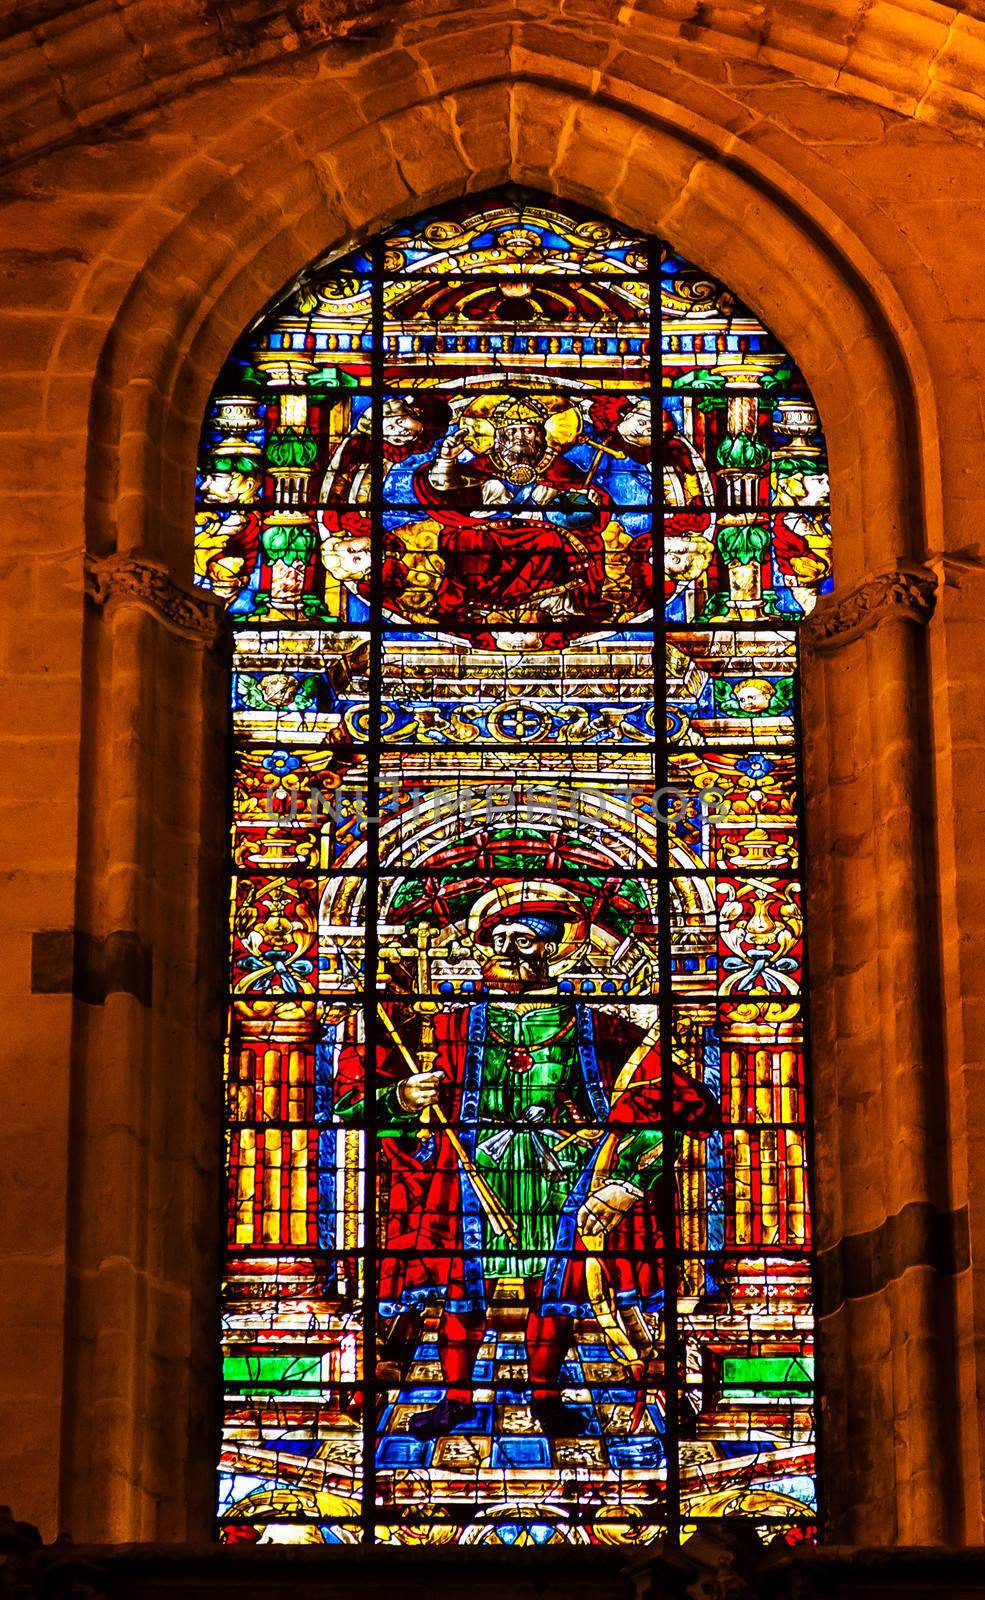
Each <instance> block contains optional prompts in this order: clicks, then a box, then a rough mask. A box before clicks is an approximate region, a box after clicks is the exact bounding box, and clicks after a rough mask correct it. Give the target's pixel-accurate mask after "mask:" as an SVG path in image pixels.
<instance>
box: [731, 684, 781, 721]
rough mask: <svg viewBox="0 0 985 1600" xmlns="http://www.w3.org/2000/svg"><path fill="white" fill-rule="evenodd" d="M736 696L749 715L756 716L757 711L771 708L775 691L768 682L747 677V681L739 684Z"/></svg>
mask: <svg viewBox="0 0 985 1600" xmlns="http://www.w3.org/2000/svg"><path fill="white" fill-rule="evenodd" d="M735 698H736V700H737V701H738V702H739V706H740V708H741V709H742V710H743V711H745V712H746V714H747V715H749V716H754V715H755V714H756V713H757V712H760V711H768V710H769V707H770V701H771V700H772V698H773V691H772V688H771V687H770V685H769V684H768V683H764V682H761V681H757V680H756V679H755V678H747V679H746V681H745V683H740V684H739V685H738V686H737V688H736V691H735Z"/></svg>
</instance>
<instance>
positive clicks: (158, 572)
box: [85, 556, 227, 645]
mask: <svg viewBox="0 0 985 1600" xmlns="http://www.w3.org/2000/svg"><path fill="white" fill-rule="evenodd" d="M85 592H86V595H87V597H88V598H89V599H90V600H92V601H93V602H94V604H95V605H97V606H101V607H103V608H105V609H106V610H107V611H108V610H109V609H110V608H111V607H114V606H118V605H136V606H140V607H141V608H142V609H143V610H145V611H149V612H150V614H151V615H152V616H153V617H156V618H157V620H158V621H159V622H162V623H163V624H164V626H165V627H166V628H170V629H171V631H172V632H174V633H179V634H182V635H183V636H184V637H185V638H190V639H194V640H196V641H198V642H199V643H200V644H204V645H211V644H214V643H215V642H216V641H217V640H218V639H219V638H221V637H222V636H223V634H224V633H225V631H226V628H227V622H226V617H225V613H224V611H223V609H222V607H221V605H220V604H219V603H218V602H217V601H216V600H214V599H213V597H212V596H211V595H210V594H206V593H204V592H201V591H197V590H194V589H185V588H183V587H182V586H181V585H180V584H178V583H176V582H175V580H174V578H173V577H172V576H171V574H170V572H168V570H167V568H166V567H163V566H159V565H158V564H156V563H155V562H151V561H144V560H140V559H138V558H137V557H132V556H108V557H106V558H105V559H102V560H100V559H98V558H96V557H94V556H87V557H86V562H85Z"/></svg>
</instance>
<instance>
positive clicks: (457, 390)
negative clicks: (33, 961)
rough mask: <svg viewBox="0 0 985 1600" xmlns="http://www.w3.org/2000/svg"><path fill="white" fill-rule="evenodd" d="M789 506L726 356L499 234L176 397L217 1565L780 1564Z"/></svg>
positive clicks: (770, 396) (572, 242)
mask: <svg viewBox="0 0 985 1600" xmlns="http://www.w3.org/2000/svg"><path fill="white" fill-rule="evenodd" d="M827 505H828V496H827V467H826V460H825V450H824V441H823V437H822V434H821V431H820V427H819V419H818V415H817V411H816V409H815V407H814V405H813V404H812V401H811V397H810V395H809V393H808V391H807V389H806V387H805V385H804V381H803V378H802V377H801V375H800V373H799V372H798V371H797V369H796V366H795V365H794V363H793V362H792V361H791V360H790V359H789V357H788V356H787V355H786V354H785V352H784V351H783V350H782V349H781V347H780V346H779V345H778V344H777V342H776V340H775V339H774V338H773V337H772V336H771V334H770V333H769V332H768V331H767V329H766V328H764V327H763V326H762V325H761V323H760V322H759V321H758V320H757V318H756V317H755V316H754V315H753V314H752V313H751V312H750V311H749V310H748V309H746V308H745V307H744V306H743V305H741V304H740V303H739V302H738V301H737V300H736V298H735V297H734V296H733V295H732V294H731V293H730V292H729V290H728V289H727V288H725V287H724V286H723V285H722V284H721V283H719V282H716V281H715V280H714V279H713V278H712V277H710V276H709V275H708V274H707V273H706V272H704V271H701V270H698V269H697V268H695V267H694V266H692V265H690V264H689V263H688V262H686V261H684V260H682V259H681V258H680V257H679V256H678V255H677V254H676V253H675V252H674V251H673V250H672V249H670V248H669V247H668V246H666V245H661V244H660V243H658V242H657V241H655V240H652V239H649V238H645V237H641V236H639V235H637V234H635V233H633V232H632V231H631V230H628V229H626V228H623V227H621V226H620V225H619V224H618V223H614V222H611V221H608V220H606V219H604V218H602V217H598V216H593V215H589V214H586V213H584V212H582V211H580V210H578V209H576V208H574V207H569V206H568V205H566V204H562V203H560V202H558V201H555V200H547V199H544V198H542V197H537V196H535V195H526V194H522V193H517V192H514V191H509V192H502V193H499V194H496V195H494V196H491V197H486V198H484V199H483V200H481V201H477V200H474V199H471V200H466V201H462V202H460V203H459V204H458V205H457V206H455V207H454V208H450V209H446V210H442V211H435V212H433V213H429V214H427V215H425V216H421V217H418V218H416V219H415V220H413V221H412V222H409V223H406V224H402V225H400V226H398V227H396V228H394V229H393V230H392V231H391V232H390V233H388V234H386V235H385V236H383V237H381V238H379V239H377V240H375V241H374V242H373V243H371V244H370V245H368V246H367V247H366V248H364V249H360V250H357V251H355V252H354V253H352V254H350V255H348V256H347V257H345V258H344V259H329V260H326V261H323V262H319V263H317V264H316V265H315V266H313V267H311V268H310V269H309V270H307V271H306V272H304V273H303V274H302V275H301V277H300V278H299V279H298V281H297V282H296V283H294V284H293V285H291V287H290V288H289V289H287V290H286V291H285V292H284V294H283V295H282V296H281V297H280V299H279V300H278V301H277V302H276V303H275V304H274V305H273V306H272V308H271V309H269V310H268V311H267V312H266V313H265V314H264V315H263V316H262V317H261V318H260V319H259V320H258V322H257V323H256V324H255V325H254V326H253V327H252V328H251V329H250V330H249V332H248V333H247V334H246V335H245V336H244V337H243V339H242V340H241V342H240V343H239V345H238V346H237V348H236V350H235V351H234V353H233V355H232V357H231V358H230V360H229V362H228V363H227V365H226V367H225V368H224V370H223V372H222V374H221V377H220V380H219V382H218V384H217V386H216V389H215V391H214V394H213V398H212V400H211V402H210V405H209V410H208V415H207V419H206V424H205V431H204V434H203V439H202V454H201V462H200V478H199V494H198V510H197V577H198V581H199V582H200V583H201V584H202V585H204V586H205V587H206V588H210V589H211V590H212V591H213V593H215V594H216V595H217V596H220V597H221V598H222V599H223V600H224V601H225V602H226V604H227V606H228V610H229V613H230V616H231V618H232V622H233V625H234V654H235V659H234V669H233V675H232V724H233V774H232V798H231V830H232V840H231V860H232V883H231V894H230V930H231V931H230V962H229V974H230V978H229V1022H228V1047H227V1055H226V1067H225V1074H226V1076H225V1082H226V1104H227V1118H228V1120H227V1126H226V1150H227V1156H226V1184H227V1189H226V1193H227V1227H228V1232H227V1242H226V1258H225V1274H224V1282H223V1289H222V1294H223V1323H222V1339H223V1364H224V1424H223V1437H222V1449H221V1464H220V1469H219V1521H220V1526H221V1530H222V1537H223V1538H224V1539H226V1540H229V1541H234V1540H248V1541H257V1540H263V1541H264V1542H286V1541H291V1542H328V1543H331V1542H339V1541H342V1542H348V1541H353V1542H354V1541H360V1540H364V1541H375V1542H381V1543H385V1544H404V1545H416V1544H423V1543H432V1544H441V1545H451V1544H457V1543H461V1544H484V1543H498V1544H500V1545H513V1544H517V1545H519V1544H538V1545H540V1544H551V1543H558V1542H566V1543H581V1544H586V1545H587V1544H591V1545H623V1544H625V1545H639V1544H645V1543H647V1542H649V1541H652V1540H654V1539H657V1538H660V1537H664V1536H669V1537H672V1538H673V1537H675V1536H678V1535H680V1534H681V1533H682V1532H684V1531H685V1530H686V1529H687V1528H688V1526H689V1525H690V1524H691V1523H692V1521H693V1519H695V1518H707V1517H719V1516H724V1515H727V1514H731V1515H742V1516H745V1517H747V1518H749V1519H750V1520H751V1521H752V1522H753V1523H754V1524H755V1525H756V1526H757V1527H758V1528H759V1529H760V1530H761V1531H762V1532H763V1533H764V1534H779V1535H780V1536H781V1537H783V1538H786V1539H788V1540H790V1541H795V1540H799V1539H806V1538H810V1537H812V1531H813V1526H814V1519H815V1493H814V1427H813V1420H812V1418H813V1412H812V1399H813V1365H812V1332H813V1322H812V1312H811V1270H812V1269H811V1253H810V1250H811V1247H810V1208H809V1195H810V1170H809V1151H810V1142H809V1130H808V1100H807V1084H806V1078H805V1061H804V977H803V967H804V953H803V949H804V947H803V922H802V917H803V907H802V894H801V884H800V878H799V868H800V859H799V852H800V795H801V778H800V755H799V744H798V722H797V718H798V690H797V628H798V624H799V623H800V621H801V619H802V618H803V617H804V616H805V615H806V614H807V613H808V612H809V611H810V610H811V608H812V607H813V605H814V604H815V600H816V597H817V596H818V595H819V594H820V593H823V592H824V591H825V590H826V589H827V588H829V587H830V582H831V579H830V572H831V562H830V546H829V523H828V511H827Z"/></svg>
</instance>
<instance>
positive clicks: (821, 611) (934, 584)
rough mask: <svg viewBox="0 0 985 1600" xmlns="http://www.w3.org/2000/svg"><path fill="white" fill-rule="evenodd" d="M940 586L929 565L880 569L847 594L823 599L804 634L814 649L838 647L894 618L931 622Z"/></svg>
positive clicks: (806, 641) (805, 640)
mask: <svg viewBox="0 0 985 1600" xmlns="http://www.w3.org/2000/svg"><path fill="white" fill-rule="evenodd" d="M937 589H938V578H937V575H936V573H935V572H934V571H933V570H932V569H931V568H930V567H926V566H921V565H916V564H914V565H913V566H907V567H896V568H894V569H893V570H892V571H890V572H881V573H878V574H877V575H876V576H874V577H871V578H866V579H865V581H864V582H863V583H860V584H859V585H858V586H857V587H856V588H855V589H852V590H850V591H849V592H848V594H844V595H838V596H833V597H832V598H831V599H830V600H822V601H821V602H820V603H819V605H818V607H817V609H816V611H815V612H814V613H813V615H812V616H811V617H810V618H809V619H808V621H807V622H806V623H805V624H804V626H803V629H802V633H801V637H802V639H803V640H804V643H805V644H806V645H807V646H808V648H809V649H811V650H815V651H826V650H836V649H838V648H839V647H840V646H841V645H843V644H848V643H849V642H850V641H851V640H852V639H857V638H859V637H860V636H861V635H862V634H863V633H867V632H869V630H870V629H872V628H877V627H878V626H879V625H880V624H881V623H883V622H888V621H890V620H891V619H893V618H895V619H897V620H899V619H905V620H907V621H910V622H918V623H926V622H929V621H930V618H931V617H932V616H933V614H934V607H935V605H936V603H937Z"/></svg>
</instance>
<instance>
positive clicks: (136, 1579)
mask: <svg viewBox="0 0 985 1600" xmlns="http://www.w3.org/2000/svg"><path fill="white" fill-rule="evenodd" d="M507 1587H508V1592H509V1596H510V1600H554V1597H555V1596H556V1597H557V1600H582V1597H584V1600H815V1597H816V1600H834V1597H835V1596H837V1597H839V1600H889V1597H890V1596H892V1597H894V1600H895V1597H897V1596H899V1597H902V1600H907V1597H911V1596H912V1600H930V1597H931V1596H932V1597H933V1600H979V1597H985V1549H983V1548H980V1547H975V1548H969V1549H961V1550H959V1549H943V1548H916V1547H911V1548H897V1549H856V1548H849V1547H844V1546H829V1547H821V1548H817V1547H812V1546H807V1545H802V1546H798V1547H796V1548H791V1547H789V1546H787V1545H780V1544H779V1543H774V1545H772V1546H771V1547H767V1546H765V1545H764V1544H762V1543H761V1541H760V1540H759V1539H758V1538H757V1537H756V1534H755V1533H754V1532H753V1530H752V1529H751V1527H750V1526H749V1525H748V1524H745V1523H740V1522H722V1523H715V1524H708V1523H705V1524H703V1525H700V1526H699V1528H698V1531H697V1532H696V1533H695V1534H693V1535H692V1537H691V1538H690V1539H689V1540H688V1541H687V1542H686V1543H685V1544H684V1545H683V1546H682V1547H680V1548H676V1547H674V1546H671V1545H656V1546H651V1547H650V1548H649V1549H647V1550H646V1551H642V1552H640V1553H639V1554H637V1555H636V1556H634V1557H633V1556H630V1554H629V1552H628V1551H627V1550H626V1549H618V1548H616V1547H613V1548H611V1549H609V1550H600V1549H597V1548H595V1549H583V1548H579V1547H577V1546H570V1545H569V1546H563V1547H559V1548H550V1549H546V1548H529V1547H528V1548H524V1549H502V1548H500V1549H490V1548H488V1547H482V1546H471V1547H468V1548H459V1549H455V1550H450V1549H433V1550H427V1549H422V1548H407V1547H403V1548H392V1547H364V1546H352V1545H339V1546H335V1547H333V1548H332V1549H325V1548H321V1549H313V1548H310V1547H296V1546H286V1545H270V1546H267V1547H265V1548H259V1549H258V1548H256V1547H251V1548H246V1547H239V1548H237V1547H236V1546H224V1547H220V1546H210V1547H207V1548H204V1549H203V1548H192V1547H187V1546H181V1545H121V1546H116V1547H111V1546H105V1545H103V1546H79V1547H73V1546H72V1544H71V1542H70V1541H68V1540H62V1541H59V1542H58V1543H56V1544H54V1545H50V1546H45V1547H42V1546H41V1543H40V1538H39V1536H38V1534H37V1532H36V1530H34V1529H33V1528H31V1527H29V1525H27V1524H25V1523H15V1522H14V1521H13V1519H12V1517H11V1515H10V1512H9V1509H8V1508H6V1507H0V1596H2V1597H3V1600H7V1597H10V1600H13V1597H14V1596H16V1597H18V1600H35V1597H37V1600H42V1597H44V1600H171V1597H174V1600H181V1597H186V1600H213V1597H215V1600H219V1597H221V1596H227V1595H232V1594H248V1595H249V1596H250V1600H348V1597H349V1596H351V1595H352V1594H353V1593H354V1592H357V1593H358V1594H359V1596H360V1597H361V1600H393V1596H394V1593H395V1592H396V1593H397V1594H399V1595H400V1596H401V1597H404V1596H407V1597H409V1600H436V1597H437V1596H438V1595H441V1596H449V1597H451V1596H453V1595H457V1594H459V1593H461V1594H467V1595H468V1596H469V1600H487V1597H488V1600H493V1597H494V1596H495V1597H496V1600H499V1597H500V1596H502V1595H503V1593H504V1589H506V1588H507Z"/></svg>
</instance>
